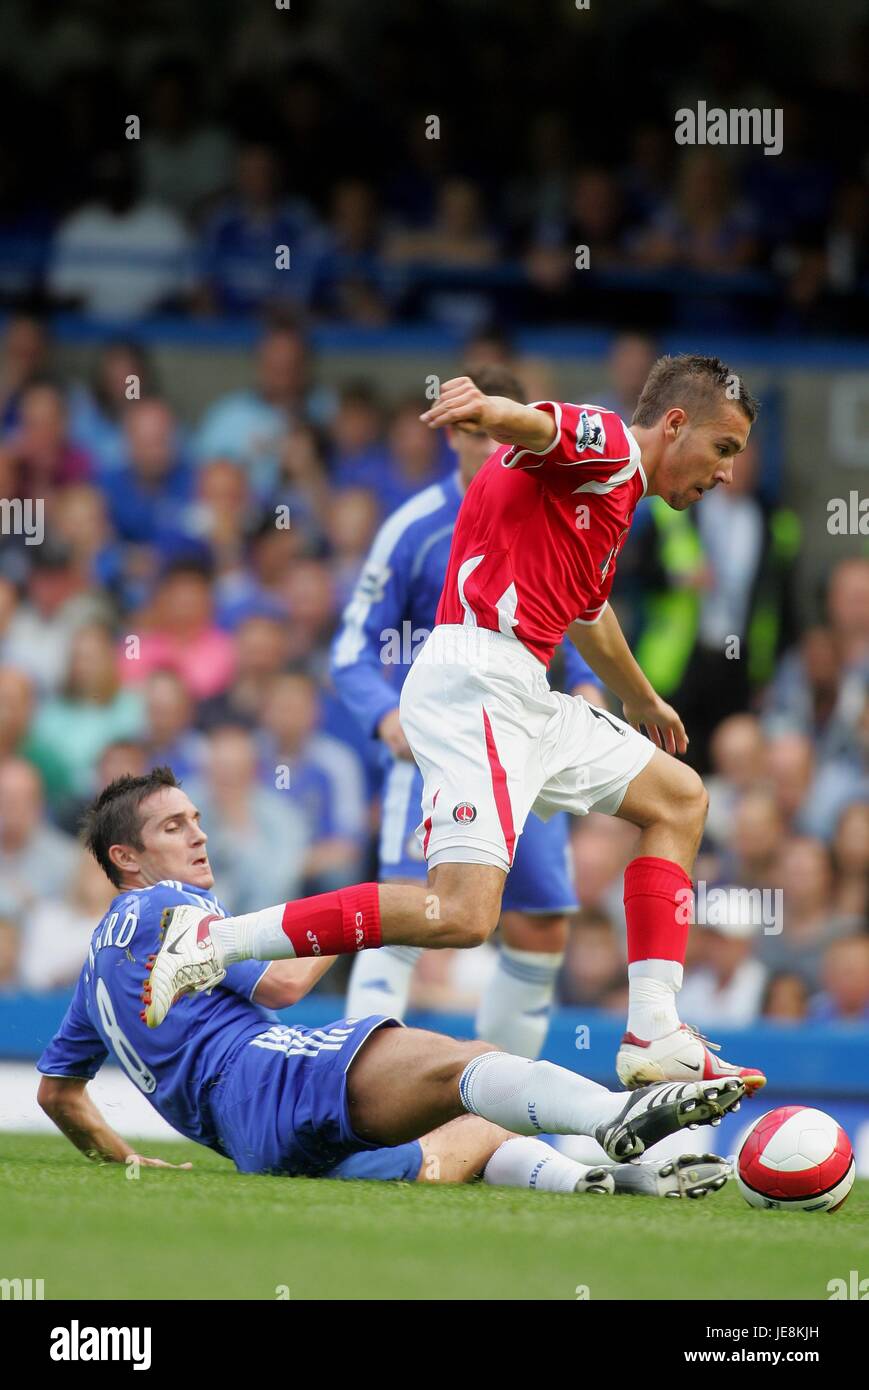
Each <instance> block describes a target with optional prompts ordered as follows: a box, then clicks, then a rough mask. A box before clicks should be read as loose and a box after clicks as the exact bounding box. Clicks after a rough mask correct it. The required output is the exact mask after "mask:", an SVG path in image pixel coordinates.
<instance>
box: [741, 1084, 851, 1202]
mask: <svg viewBox="0 0 869 1390" xmlns="http://www.w3.org/2000/svg"><path fill="white" fill-rule="evenodd" d="M854 1176H855V1163H854V1154H853V1151H852V1149H851V1142H850V1140H849V1138H848V1136H847V1134H846V1133H845V1131H844V1130H843V1129H842V1126H841V1125H839V1124H837V1123H836V1121H835V1120H834V1119H833V1118H832V1116H830V1115H826V1114H824V1111H823V1110H814V1109H812V1108H811V1107H810V1106H807V1105H784V1106H782V1107H781V1108H780V1109H778V1110H768V1111H767V1113H766V1114H765V1115H761V1117H760V1119H759V1120H757V1121H756V1122H755V1123H754V1124H753V1125H752V1127H751V1129H750V1130H749V1131H748V1133H747V1134H746V1136H745V1139H744V1140H743V1142H742V1147H741V1148H740V1150H739V1154H738V1156H737V1163H736V1179H737V1182H738V1184H739V1190H740V1192H741V1193H742V1195H743V1197H744V1198H745V1200H746V1202H748V1204H749V1206H752V1207H765V1208H772V1209H774V1210H780V1211H835V1210H836V1209H837V1207H840V1206H841V1205H842V1203H843V1202H844V1201H845V1199H846V1197H847V1196H848V1193H849V1192H850V1191H851V1188H852V1187H853V1186H854Z"/></svg>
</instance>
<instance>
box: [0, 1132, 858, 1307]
mask: <svg viewBox="0 0 869 1390" xmlns="http://www.w3.org/2000/svg"><path fill="white" fill-rule="evenodd" d="M145 1152H153V1149H149V1148H147V1147H146V1148H145ZM157 1152H158V1153H159V1155H160V1157H163V1158H168V1159H171V1160H172V1161H174V1162H181V1161H184V1160H186V1159H191V1160H192V1161H193V1163H194V1168H193V1171H192V1172H174V1171H167V1170H162V1171H161V1170H159V1169H141V1170H140V1176H139V1178H138V1180H133V1179H130V1178H128V1177H127V1176H126V1172H125V1170H124V1168H123V1167H121V1166H120V1165H118V1166H115V1165H105V1166H99V1167H97V1166H96V1165H91V1164H89V1163H88V1162H86V1160H85V1159H84V1158H82V1157H81V1155H79V1154H77V1153H76V1152H75V1150H74V1149H72V1148H71V1147H70V1145H69V1144H67V1143H66V1141H65V1140H63V1139H61V1138H59V1137H58V1138H54V1137H53V1136H35V1135H10V1134H3V1135H0V1264H2V1268H0V1277H6V1278H15V1277H17V1278H33V1279H39V1278H41V1279H44V1281H45V1297H46V1298H47V1299H55V1298H57V1299H66V1298H69V1299H77V1298H96V1299H104V1298H136V1299H149V1298H158V1299H179V1298H180V1299H184V1298H215V1299H275V1298H276V1297H278V1296H283V1297H287V1296H288V1297H289V1298H290V1299H291V1300H299V1299H311V1298H314V1299H369V1298H384V1299H429V1298H431V1299H568V1300H574V1299H576V1298H577V1296H578V1293H577V1290H578V1288H580V1289H581V1288H583V1287H587V1289H588V1295H587V1296H588V1297H589V1298H591V1299H592V1300H594V1299H608V1298H615V1299H623V1298H628V1299H642V1298H672V1299H731V1298H750V1299H766V1298H772V1299H779V1298H793V1299H813V1300H814V1299H826V1298H828V1296H829V1295H828V1292H827V1283H828V1281H829V1280H830V1279H834V1278H844V1279H845V1280H847V1279H848V1276H849V1271H850V1270H852V1269H854V1270H858V1271H860V1272H861V1275H866V1274H867V1273H869V1182H866V1181H864V1182H861V1183H857V1184H856V1186H855V1188H854V1190H853V1192H852V1193H851V1196H850V1198H849V1199H848V1202H847V1204H846V1205H845V1207H843V1208H842V1210H841V1211H839V1212H836V1213H834V1214H833V1215H832V1216H830V1215H827V1214H817V1215H805V1214H803V1213H796V1212H794V1213H791V1212H760V1211H753V1210H751V1209H750V1208H749V1207H748V1206H746V1205H745V1203H744V1202H743V1201H742V1198H741V1197H740V1196H739V1193H738V1192H737V1190H736V1188H735V1185H734V1184H732V1183H731V1184H728V1186H727V1188H726V1189H725V1190H724V1192H721V1193H718V1194H715V1195H714V1196H712V1197H709V1198H707V1199H706V1200H705V1201H701V1202H674V1201H655V1200H651V1199H640V1198H628V1197H624V1198H605V1197H567V1196H556V1195H552V1194H547V1193H536V1192H522V1191H518V1190H507V1189H497V1188H491V1187H485V1186H481V1185H474V1186H470V1187H434V1186H426V1185H425V1184H423V1183H418V1184H409V1183H408V1184H396V1183H376V1182H353V1183H342V1182H329V1181H326V1180H319V1181H311V1180H309V1179H304V1178H297V1179H288V1178H267V1177H241V1176H239V1175H238V1174H237V1173H236V1172H235V1171H234V1169H233V1168H232V1167H231V1165H230V1164H229V1163H227V1162H225V1161H224V1160H222V1159H220V1158H218V1157H217V1156H216V1155H214V1154H212V1153H210V1152H208V1151H207V1150H205V1149H202V1148H199V1147H197V1146H196V1145H193V1144H187V1143H183V1142H179V1143H177V1144H160V1145H158V1146H157ZM579 1296H582V1295H579Z"/></svg>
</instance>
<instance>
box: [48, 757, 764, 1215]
mask: <svg viewBox="0 0 869 1390" xmlns="http://www.w3.org/2000/svg"><path fill="white" fill-rule="evenodd" d="M85 838H86V843H87V845H88V848H89V849H90V851H91V853H92V854H93V855H94V857H95V858H96V859H97V861H98V862H99V864H100V865H101V867H102V868H103V870H104V871H105V872H106V874H107V875H108V877H109V878H110V879H111V881H112V882H113V883H114V885H115V887H116V888H117V889H118V894H117V896H116V897H115V898H114V900H113V901H112V903H111V905H110V907H109V909H108V911H107V912H106V914H105V916H104V917H103V919H102V921H101V922H100V923H99V925H98V926H97V927H96V928H95V930H94V933H93V936H92V938H91V944H90V948H89V950H88V955H87V959H86V961H85V963H84V965H83V967H82V971H81V975H80V977H79V980H78V983H77V985H76V989H75V992H74V995H73V998H72V1001H71V1003H70V1005H69V1008H68V1010H67V1012H66V1015H65V1017H64V1019H63V1021H62V1022H61V1025H60V1028H59V1029H58V1032H57V1034H56V1035H55V1037H54V1038H53V1039H52V1041H51V1042H50V1043H49V1045H48V1047H47V1048H46V1049H45V1051H44V1052H43V1054H42V1056H41V1057H40V1059H39V1061H38V1063H37V1067H38V1070H39V1071H40V1072H41V1073H42V1079H41V1081H40V1085H39V1091H38V1099H39V1103H40V1104H41V1105H42V1107H43V1109H44V1110H45V1111H46V1112H47V1114H48V1115H49V1116H50V1117H51V1119H52V1120H53V1121H54V1122H55V1124H57V1126H58V1127H59V1128H60V1129H61V1130H62V1131H63V1133H64V1134H65V1135H66V1136H67V1137H68V1138H69V1139H70V1140H71V1142H72V1143H73V1144H75V1145H76V1147H78V1148H79V1149H80V1150H82V1152H84V1153H85V1154H86V1155H87V1156H88V1157H89V1158H92V1159H96V1160H102V1161H115V1162H124V1161H125V1160H126V1159H128V1158H129V1157H131V1156H132V1155H133V1154H134V1151H133V1150H132V1149H131V1147H130V1146H129V1145H128V1144H127V1143H126V1142H125V1141H124V1140H123V1139H122V1138H121V1136H120V1135H118V1134H116V1133H115V1132H114V1131H113V1130H112V1129H111V1128H110V1126H109V1125H108V1124H107V1123H106V1121H105V1120H104V1118H103V1116H102V1115H101V1114H100V1112H99V1110H98V1109H97V1107H96V1105H95V1104H94V1102H93V1100H92V1099H91V1097H90V1096H89V1094H88V1091H87V1083H88V1081H89V1080H91V1079H92V1078H93V1077H94V1076H95V1075H96V1073H97V1071H98V1070H99V1068H100V1067H101V1066H102V1064H103V1063H104V1062H105V1061H106V1059H107V1058H109V1057H110V1056H111V1057H113V1058H114V1060H115V1061H116V1062H117V1063H118V1064H119V1065H120V1066H121V1067H122V1068H123V1070H124V1071H125V1072H126V1074H127V1076H128V1078H129V1080H130V1081H131V1083H132V1084H133V1085H135V1086H136V1087H137V1088H138V1089H139V1090H140V1091H141V1092H142V1093H143V1095H144V1096H145V1097H146V1098H147V1099H148V1100H149V1101H150V1103H151V1104H152V1105H153V1106H154V1108H155V1109H156V1110H157V1111H158V1112H159V1113H160V1114H161V1115H162V1116H163V1117H164V1118H165V1119H166V1120H167V1121H168V1122H169V1123H170V1124H171V1125H173V1126H174V1127H175V1129H177V1130H178V1131H179V1132H180V1133H181V1134H183V1135H185V1136H186V1137H187V1138H188V1139H192V1140H195V1141H197V1142H198V1143H200V1144H204V1145H206V1146H207V1147H209V1148H211V1149H214V1150H216V1151H217V1152H218V1153H220V1154H223V1155H224V1156H225V1157H227V1158H230V1159H232V1160H233V1162H234V1163H235V1165H236V1167H237V1168H238V1169H239V1171H241V1172H245V1173H273V1174H287V1175H290V1176H310V1177H318V1176H329V1177H339V1178H350V1177H361V1178H365V1177H368V1178H392V1179H407V1180H416V1179H420V1180H425V1179H429V1180H434V1181H440V1182H458V1181H464V1180H468V1179H472V1178H474V1177H477V1176H479V1175H482V1176H483V1178H484V1180H485V1181H487V1182H489V1183H494V1184H496V1185H504V1186H514V1187H532V1188H535V1189H540V1190H542V1191H558V1192H594V1193H601V1194H612V1193H630V1194H634V1195H650V1196H676V1197H698V1196H703V1195H705V1194H706V1193H708V1192H710V1191H715V1190H717V1189H718V1188H720V1187H722V1186H723V1185H724V1182H725V1180H726V1176H727V1172H728V1165H727V1163H726V1162H725V1160H724V1159H721V1158H718V1157H716V1156H715V1155H711V1154H703V1155H693V1156H691V1155H687V1156H683V1157H681V1158H679V1159H675V1160H658V1161H654V1160H652V1161H644V1162H639V1163H638V1162H634V1161H632V1160H634V1159H636V1158H637V1157H638V1156H639V1155H640V1154H641V1153H643V1152H644V1151H645V1150H646V1149H648V1148H649V1146H650V1145H652V1144H655V1143H657V1142H658V1141H659V1140H660V1139H663V1138H665V1137H666V1136H667V1135H669V1134H672V1133H675V1132H676V1131H677V1130H679V1129H681V1128H683V1127H686V1126H692V1125H696V1124H704V1123H708V1122H712V1123H716V1122H717V1121H718V1120H719V1119H720V1117H721V1116H722V1115H723V1114H724V1113H726V1112H727V1111H729V1110H731V1109H734V1108H735V1107H736V1105H737V1104H738V1103H739V1100H740V1098H741V1097H742V1095H743V1094H744V1091H745V1087H744V1085H743V1083H742V1081H741V1080H739V1079H737V1078H732V1079H727V1080H726V1081H723V1082H722V1081H714V1082H713V1081H699V1082H685V1083H672V1082H664V1083H660V1084H655V1085H651V1086H646V1087H643V1088H641V1089H639V1090H634V1091H630V1092H612V1091H609V1090H607V1089H606V1088H605V1087H603V1086H599V1085H598V1084H597V1083H596V1082H593V1081H589V1080H588V1079H587V1078H585V1077H582V1076H579V1075H576V1074H575V1073H573V1072H571V1071H567V1070H566V1069H564V1068H562V1067H557V1066H554V1065H553V1064H552V1063H550V1062H540V1061H537V1062H534V1061H530V1060H529V1059H527V1058H523V1057H517V1056H511V1055H510V1054H507V1053H504V1052H500V1051H497V1050H496V1049H494V1048H493V1047H492V1046H491V1044H489V1043H485V1042H459V1041H456V1040H455V1039H452V1038H448V1037H444V1036H442V1035H440V1034H437V1033H429V1032H423V1031H422V1030H419V1029H411V1028H405V1027H404V1026H403V1025H401V1024H400V1023H399V1022H398V1021H397V1020H395V1019H393V1018H390V1017H388V1016H384V1015H382V1014H374V1015H370V1016H369V1017H366V1018H362V1019H357V1018H343V1019H339V1020H337V1021H336V1022H335V1023H332V1024H330V1025H328V1026H327V1027H325V1028H313V1029H310V1028H303V1027H293V1026H288V1025H286V1024H282V1023H280V1022H279V1021H278V1020H277V1019H276V1018H275V1016H274V1015H273V1014H270V1013H269V1012H268V1010H269V1009H275V1008H283V1007H286V1006H288V1005H290V1004H293V1003H295V1002H296V1001H297V1000H299V999H300V998H301V997H302V996H303V995H304V994H305V993H306V992H307V991H308V990H309V989H310V988H311V987H312V985H313V984H314V983H315V982H316V981H317V980H318V979H319V978H320V977H321V976H322V975H323V974H324V973H325V971H326V970H327V969H328V968H329V966H330V965H331V963H332V959H333V958H326V957H325V956H321V957H317V956H313V957H311V958H307V959H299V958H294V959H282V960H275V961H271V962H262V961H255V960H248V961H244V962H240V963H236V964H234V965H229V966H228V967H227V968H226V971H225V974H223V975H222V976H221V977H220V979H219V980H216V979H215V980H213V982H212V984H211V986H210V987H209V986H208V985H204V984H203V987H202V989H198V988H197V982H199V983H202V979H201V975H200V973H198V972H201V970H202V966H201V965H199V964H194V963H188V964H179V965H178V967H177V979H176V984H177V985H178V986H179V988H178V991H177V993H176V996H175V998H174V1000H173V1005H172V1008H171V1010H170V1016H167V1017H165V1018H164V1019H163V1020H162V1022H161V1024H160V1026H159V1027H158V1028H157V1029H152V1028H149V1027H148V1026H147V1023H146V1020H145V1011H144V1010H143V1009H142V1007H141V1004H142V999H141V992H142V986H143V980H144V979H145V978H146V977H147V972H148V970H149V967H150V965H151V963H152V962H153V959H154V956H155V953H157V952H158V950H159V949H160V943H161V936H162V935H163V926H164V923H165V922H166V921H168V922H170V923H171V924H172V928H173V930H172V931H171V932H170V936H169V937H168V938H166V944H167V947H168V949H169V950H171V949H172V947H173V945H177V944H178V942H179V941H180V940H181V936H180V935H178V934H177V932H176V931H175V930H174V929H175V927H176V926H177V924H178V922H179V921H180V922H182V923H184V922H185V921H186V920H187V919H189V920H190V922H191V925H190V926H189V927H183V930H184V931H190V932H194V933H196V932H197V930H198V928H197V924H198V923H201V922H203V921H204V922H205V923H206V924H209V923H210V924H214V923H216V922H219V921H220V920H222V919H223V918H224V917H225V915H226V914H225V911H224V909H223V908H222V906H221V904H220V903H219V901H218V899H217V898H216V897H215V896H214V894H213V892H212V887H213V882H214V880H213V875H212V872H211V866H210V864H209V861H208V853H207V849H206V841H207V836H206V834H205V831H204V829H203V827H202V826H201V824H200V817H199V812H198V810H197V808H196V807H195V806H194V804H193V803H192V801H191V800H190V798H189V797H188V796H187V794H186V792H184V791H183V789H182V788H181V787H180V786H179V785H178V783H177V782H176V780H175V777H174V775H173V773H172V771H171V769H169V768H155V769H154V770H153V771H151V772H150V773H148V774H147V775H145V776H140V777H131V776H127V777H121V778H118V779H117V780H116V781H114V782H112V783H110V784H109V785H108V786H107V787H105V788H104V790H103V791H102V792H101V793H100V795H99V796H98V797H97V799H96V801H95V802H94V803H93V805H92V806H91V807H90V809H89V811H88V813H87V815H86V818H85ZM212 929H214V928H213V926H212ZM205 930H206V932H207V930H208V927H207V926H206V928H205ZM182 955H183V952H182V953H179V955H178V956H177V957H175V956H173V958H175V959H178V960H179V961H180V960H181V956H182ZM189 991H195V992H192V993H191V992H189ZM541 1132H548V1133H558V1134H585V1135H589V1136H591V1137H593V1138H595V1139H596V1140H597V1141H598V1143H600V1144H601V1145H602V1146H603V1148H604V1149H605V1151H606V1153H607V1155H608V1157H609V1160H610V1161H609V1162H607V1163H605V1164H601V1165H599V1166H596V1167H591V1168H589V1167H586V1166H584V1165H581V1164H578V1163H576V1162H574V1161H573V1160H572V1159H569V1158H567V1157H566V1156H565V1155H563V1154H559V1153H556V1152H555V1150H553V1149H552V1148H550V1147H549V1146H548V1145H547V1144H545V1143H543V1142H542V1141H541V1140H540V1139H539V1138H537V1137H536V1136H537V1135H538V1134H539V1133H541ZM140 1161H141V1162H142V1163H145V1164H152V1165H159V1166H166V1165H164V1164H163V1163H162V1162H161V1160H159V1159H152V1158H140ZM184 1166H186V1165H184Z"/></svg>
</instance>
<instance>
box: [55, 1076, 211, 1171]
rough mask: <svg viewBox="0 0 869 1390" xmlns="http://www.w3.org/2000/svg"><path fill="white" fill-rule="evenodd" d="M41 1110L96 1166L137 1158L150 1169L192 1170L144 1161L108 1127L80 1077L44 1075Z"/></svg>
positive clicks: (159, 1161) (188, 1165) (182, 1165)
mask: <svg viewBox="0 0 869 1390" xmlns="http://www.w3.org/2000/svg"><path fill="white" fill-rule="evenodd" d="M36 1099H37V1100H38V1101H39V1104H40V1105H41V1107H42V1109H43V1110H44V1111H45V1113H46V1115H48V1117H49V1119H51V1120H52V1121H53V1122H54V1124H56V1125H57V1127H58V1129H59V1130H60V1131H61V1133H62V1134H65V1135H66V1137H67V1139H68V1140H69V1141H70V1143H71V1144H75V1146H76V1148H77V1149H80V1150H81V1152H82V1153H83V1154H84V1155H85V1157H86V1158H89V1159H91V1160H92V1161H93V1162H95V1163H126V1161H127V1159H135V1160H136V1161H137V1162H138V1163H140V1164H142V1165H143V1166H144V1167H148V1168H191V1167H192V1166H193V1165H192V1164H191V1163H167V1162H166V1161H165V1159H162V1158H145V1157H144V1156H143V1155H142V1154H137V1153H136V1151H135V1149H131V1148H130V1146H129V1144H128V1143H127V1142H126V1140H125V1139H122V1138H121V1136H120V1134H116V1133H115V1131H114V1130H113V1129H112V1128H111V1126H110V1125H107V1124H106V1122H105V1120H104V1119H103V1117H102V1115H101V1114H100V1112H99V1110H98V1109H97V1107H96V1106H95V1105H94V1103H93V1101H92V1100H91V1098H90V1096H89V1095H88V1093H87V1082H86V1081H85V1080H84V1078H83V1077H78V1076H43V1078H42V1080H41V1081H40V1083H39V1090H38V1091H37V1093H36Z"/></svg>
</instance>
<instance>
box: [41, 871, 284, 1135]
mask: <svg viewBox="0 0 869 1390" xmlns="http://www.w3.org/2000/svg"><path fill="white" fill-rule="evenodd" d="M182 904H191V905H193V906H195V907H200V908H202V909H203V910H204V911H207V912H216V913H218V914H219V916H221V917H225V916H227V912H226V909H225V908H224V907H223V906H222V905H221V904H220V902H218V900H217V898H215V896H214V895H213V893H210V892H204V891H202V890H201V889H197V888H193V887H191V886H190V885H189V884H186V883H179V882H177V881H175V880H166V881H164V882H162V883H157V884H155V885H154V886H153V887H151V888H134V889H128V890H126V891H125V892H123V893H119V894H118V896H117V897H116V898H114V899H113V901H112V903H111V905H110V907H109V910H108V911H107V912H106V914H105V916H104V917H103V919H102V921H101V922H100V923H99V926H98V927H97V928H96V930H95V931H94V934H93V936H92V937H91V943H90V947H89V950H88V955H87V960H86V961H85V963H84V966H83V967H82V971H81V974H80V976H79V978H78V983H77V984H76V988H75V993H74V994H73V997H72V1001H71V1003H70V1005H69V1008H68V1009H67V1011H66V1014H65V1016H64V1018H63V1021H62V1023H61V1025H60V1028H59V1029H58V1031H57V1033H56V1034H55V1036H54V1037H53V1038H52V1040H51V1042H50V1043H49V1044H48V1046H47V1048H46V1049H45V1051H44V1052H43V1054H42V1056H41V1057H40V1058H39V1061H38V1062H37V1064H36V1065H37V1069H38V1070H39V1071H40V1072H42V1073H43V1074H44V1075H46V1076H75V1077H82V1078H85V1079H87V1080H90V1079H91V1078H92V1077H94V1076H95V1075H96V1073H97V1072H98V1071H99V1069H100V1067H101V1066H102V1064H103V1062H104V1061H105V1060H106V1058H107V1057H109V1056H112V1057H114V1059H115V1060H116V1061H117V1063H118V1065H119V1066H120V1067H121V1068H122V1069H123V1070H124V1071H125V1072H126V1074H127V1076H128V1077H129V1078H130V1080H131V1081H132V1082H133V1084H134V1085H135V1086H137V1087H138V1089H139V1090H140V1091H141V1092H142V1094H143V1095H144V1096H145V1097H146V1099H147V1100H148V1101H150V1103H151V1105H153V1107H154V1109H155V1110H156V1111H157V1112H158V1113H159V1114H160V1115H162V1116H163V1118H164V1119H165V1120H168V1122H169V1124H170V1125H172V1126H173V1127H174V1128H175V1129H177V1130H178V1131H179V1132H180V1133H181V1134H184V1135H186V1137H187V1138H188V1139H194V1140H196V1141H197V1143H200V1144H206V1145H208V1146H209V1147H210V1148H214V1149H217V1150H218V1152H221V1153H222V1152H223V1150H222V1149H221V1147H220V1144H219V1142H218V1140H217V1135H216V1132H215V1129H214V1124H213V1121H212V1118H211V1114H210V1110H209V1105H208V1091H209V1088H210V1086H211V1084H212V1083H213V1082H214V1081H215V1080H216V1079H217V1077H218V1076H219V1075H220V1073H221V1072H222V1071H223V1070H225V1068H226V1067H227V1065H228V1063H229V1061H230V1059H231V1058H232V1057H233V1056H234V1054H235V1053H236V1052H237V1051H238V1049H239V1048H240V1047H242V1046H243V1045H244V1044H245V1043H246V1042H248V1041H249V1040H250V1039H251V1038H253V1037H256V1036H257V1034H259V1033H261V1032H262V1031H263V1021H264V1020H265V1022H266V1023H269V1022H274V1021H276V1015H275V1014H274V1013H272V1012H271V1011H270V1010H268V1009H264V1008H262V1007H261V1006H259V1005H258V1004H254V1003H253V1002H252V998H251V996H252V995H253V992H254V990H255V989H256V986H257V984H258V983H259V981H260V980H261V979H262V976H263V975H264V974H265V972H266V970H267V969H268V966H269V962H268V961H260V960H249V961H241V962H239V963H238V964H237V965H231V966H229V968H228V969H227V972H226V978H225V979H224V980H223V982H222V983H221V984H220V985H218V986H217V988H216V989H215V990H214V991H213V992H212V993H211V994H210V995H206V994H191V995H186V996H185V997H184V998H183V999H179V1001H178V1002H177V1003H176V1004H175V1005H174V1006H173V1008H172V1010H171V1011H170V1013H169V1015H168V1017H167V1018H166V1020H165V1021H164V1022H163V1023H162V1024H161V1025H160V1027H159V1028H155V1029H151V1028H148V1027H147V1025H146V1024H145V1023H144V1022H143V1020H142V1019H141V1018H140V1016H139V1015H140V1013H141V1010H142V1001H141V997H140V996H141V993H142V985H143V983H144V981H145V979H146V976H147V966H146V961H147V959H148V956H150V955H154V954H156V952H157V950H158V947H159V944H160V942H159V933H160V916H161V913H162V912H163V910H164V908H167V907H179V906H181V905H182Z"/></svg>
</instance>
